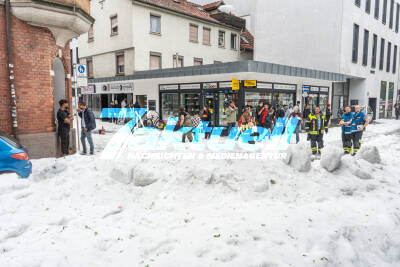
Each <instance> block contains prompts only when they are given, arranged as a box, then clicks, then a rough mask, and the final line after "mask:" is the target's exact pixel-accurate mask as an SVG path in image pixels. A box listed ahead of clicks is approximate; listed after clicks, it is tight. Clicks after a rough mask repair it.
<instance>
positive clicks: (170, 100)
mask: <svg viewBox="0 0 400 267" xmlns="http://www.w3.org/2000/svg"><path fill="white" fill-rule="evenodd" d="M178 110H179V94H178V93H162V94H161V116H162V118H163V120H167V119H168V118H169V117H177V116H178Z"/></svg>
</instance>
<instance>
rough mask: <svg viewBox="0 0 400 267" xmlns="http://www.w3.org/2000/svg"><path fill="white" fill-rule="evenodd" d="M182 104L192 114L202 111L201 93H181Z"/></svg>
mask: <svg viewBox="0 0 400 267" xmlns="http://www.w3.org/2000/svg"><path fill="white" fill-rule="evenodd" d="M181 106H182V107H184V108H185V111H187V112H189V113H190V114H191V115H193V114H194V113H195V112H200V108H201V105H200V93H181Z"/></svg>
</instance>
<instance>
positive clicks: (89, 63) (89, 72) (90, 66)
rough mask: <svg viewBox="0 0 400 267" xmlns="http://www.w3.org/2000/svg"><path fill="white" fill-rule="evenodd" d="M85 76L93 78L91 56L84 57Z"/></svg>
mask: <svg viewBox="0 0 400 267" xmlns="http://www.w3.org/2000/svg"><path fill="white" fill-rule="evenodd" d="M86 67H87V76H88V78H93V60H92V59H91V58H88V59H86Z"/></svg>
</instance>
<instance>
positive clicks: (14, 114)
mask: <svg viewBox="0 0 400 267" xmlns="http://www.w3.org/2000/svg"><path fill="white" fill-rule="evenodd" d="M10 16H11V12H10V0H6V36H7V53H8V69H9V72H10V92H11V117H12V124H13V126H12V127H13V135H14V137H15V138H16V139H18V119H17V99H16V96H15V86H14V64H13V58H12V44H11V18H10Z"/></svg>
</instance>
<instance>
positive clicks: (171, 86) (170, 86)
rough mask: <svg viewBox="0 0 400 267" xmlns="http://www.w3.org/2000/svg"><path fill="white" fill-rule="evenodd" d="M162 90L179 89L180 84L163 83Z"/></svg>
mask: <svg viewBox="0 0 400 267" xmlns="http://www.w3.org/2000/svg"><path fill="white" fill-rule="evenodd" d="M160 90H161V91H165V90H178V85H177V84H172V85H161V86H160Z"/></svg>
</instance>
